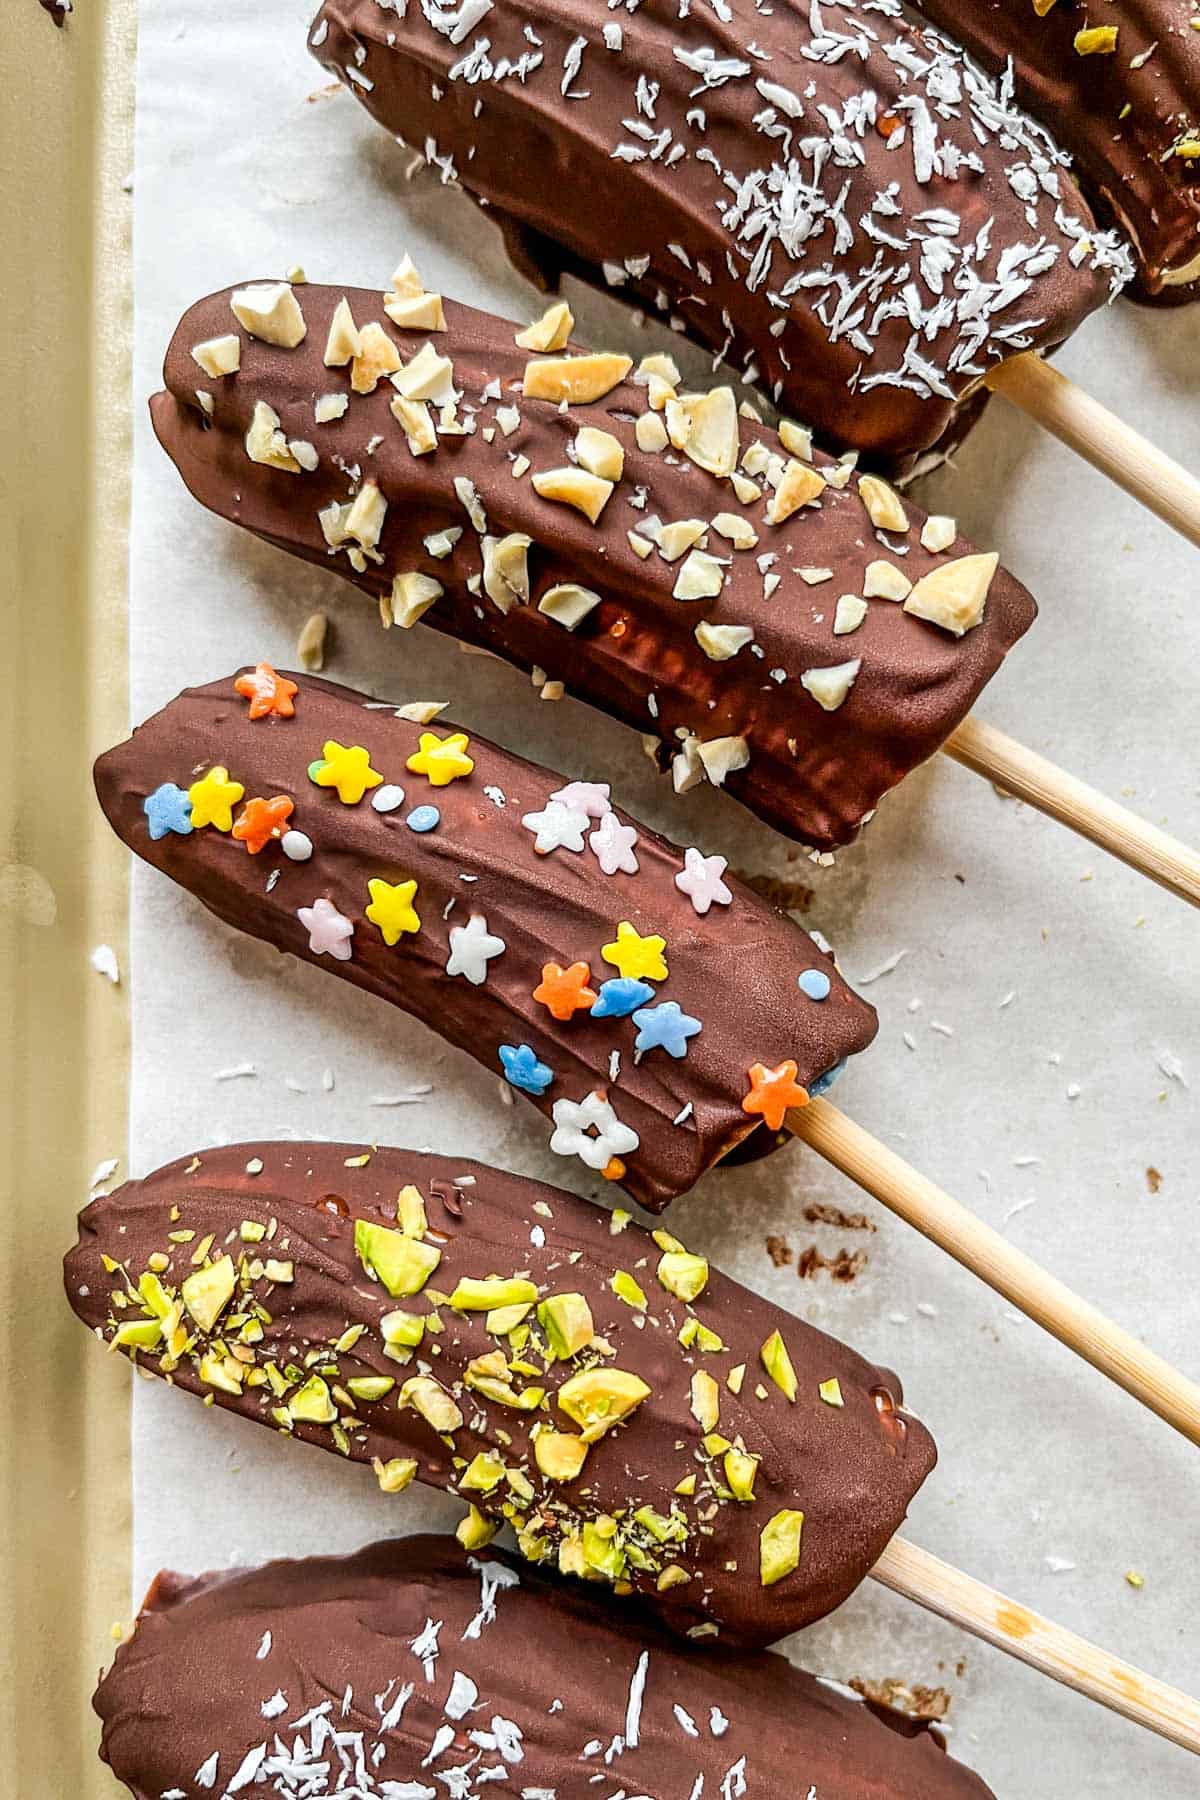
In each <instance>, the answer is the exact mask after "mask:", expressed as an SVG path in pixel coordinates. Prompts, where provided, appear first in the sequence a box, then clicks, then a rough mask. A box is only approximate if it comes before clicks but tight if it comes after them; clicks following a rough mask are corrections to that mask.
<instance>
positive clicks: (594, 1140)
mask: <svg viewBox="0 0 1200 1800" xmlns="http://www.w3.org/2000/svg"><path fill="white" fill-rule="evenodd" d="M552 1117H553V1119H554V1133H553V1136H552V1137H551V1139H550V1148H551V1150H553V1151H554V1153H555V1155H556V1156H577V1157H578V1158H579V1160H580V1161H581V1162H583V1163H586V1164H587V1166H588V1168H589V1169H598V1170H599V1171H600V1173H601V1174H604V1175H609V1176H610V1177H613V1178H616V1177H619V1176H621V1175H623V1174H624V1173H625V1165H624V1163H623V1162H622V1161H621V1158H622V1157H623V1156H628V1155H629V1153H630V1151H632V1150H636V1149H637V1147H638V1145H639V1144H640V1142H641V1139H640V1138H639V1137H638V1134H637V1132H636V1131H633V1130H632V1129H631V1128H630V1127H629V1126H628V1125H623V1124H622V1123H621V1121H620V1119H618V1117H617V1115H616V1113H615V1112H614V1111H613V1108H612V1104H611V1102H609V1101H608V1100H606V1099H605V1098H604V1096H603V1094H599V1093H596V1092H594V1091H593V1092H592V1093H590V1094H589V1095H588V1096H587V1098H586V1099H585V1100H579V1101H576V1100H556V1101H555V1102H554V1106H553V1109H552Z"/></svg>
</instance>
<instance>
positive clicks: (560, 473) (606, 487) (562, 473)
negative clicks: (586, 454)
mask: <svg viewBox="0 0 1200 1800" xmlns="http://www.w3.org/2000/svg"><path fill="white" fill-rule="evenodd" d="M533 485H534V488H535V490H536V492H537V493H539V494H540V495H541V496H542V499H543V500H558V501H560V502H561V503H562V504H563V505H564V506H573V507H574V508H575V509H576V511H577V512H581V513H582V514H583V516H584V518H585V519H590V520H591V522H592V524H593V525H594V524H595V523H596V520H597V519H598V518H599V517H600V514H601V513H602V512H603V511H604V508H605V506H606V505H607V503H608V498H609V495H610V494H611V493H612V491H613V484H612V482H611V481H604V480H602V479H601V477H600V476H599V475H589V474H588V472H587V470H586V469H571V468H566V469H543V470H542V471H541V472H540V473H539V474H537V475H535V476H534V478H533Z"/></svg>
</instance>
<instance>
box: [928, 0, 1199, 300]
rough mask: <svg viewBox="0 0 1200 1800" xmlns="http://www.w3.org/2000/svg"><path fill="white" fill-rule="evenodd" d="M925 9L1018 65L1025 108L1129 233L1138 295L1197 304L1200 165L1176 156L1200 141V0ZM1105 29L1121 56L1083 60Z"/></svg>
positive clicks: (985, 57)
mask: <svg viewBox="0 0 1200 1800" xmlns="http://www.w3.org/2000/svg"><path fill="white" fill-rule="evenodd" d="M917 4H918V5H919V6H920V8H921V11H922V12H924V13H927V14H928V16H929V17H930V18H931V19H933V20H934V21H935V23H936V24H938V25H943V26H945V28H946V30H947V31H949V32H950V33H952V35H953V36H955V37H957V38H959V39H960V40H961V41H962V42H963V43H964V44H965V45H966V46H967V48H968V50H970V51H971V53H972V54H973V55H975V56H978V57H979V58H980V60H981V62H983V63H984V64H985V65H986V66H987V67H988V68H989V69H1003V68H1005V66H1006V65H1007V63H1008V61H1009V59H1010V58H1011V59H1012V67H1013V77H1014V79H1015V83H1016V91H1017V96H1018V98H1019V99H1020V101H1021V103H1022V105H1024V106H1027V107H1028V108H1029V110H1030V111H1031V112H1033V113H1036V114H1037V115H1038V116H1039V117H1040V118H1043V119H1046V120H1047V121H1049V122H1050V123H1051V124H1052V125H1053V128H1054V130H1055V131H1056V132H1057V133H1058V135H1059V137H1060V138H1061V139H1062V142H1063V143H1064V144H1065V145H1066V147H1067V149H1068V150H1070V152H1071V154H1072V156H1074V157H1075V159H1076V162H1077V164H1078V168H1079V178H1080V180H1081V182H1082V183H1083V185H1084V186H1085V188H1086V189H1087V190H1088V192H1089V194H1090V195H1091V196H1092V197H1093V199H1094V200H1095V201H1096V203H1097V207H1098V209H1099V210H1100V211H1101V212H1102V213H1104V214H1106V215H1107V216H1108V217H1110V218H1113V219H1116V220H1117V222H1118V223H1119V224H1120V226H1121V227H1122V229H1123V230H1125V231H1126V232H1127V233H1128V235H1129V237H1130V239H1131V241H1132V244H1133V248H1134V251H1135V253H1136V255H1137V258H1138V278H1139V291H1140V293H1141V295H1142V297H1143V298H1146V299H1154V300H1161V301H1167V302H1170V301H1177V300H1183V299H1194V298H1195V295H1196V292H1197V288H1196V282H1197V279H1200V162H1198V161H1196V160H1194V158H1191V157H1186V156H1179V155H1177V154H1176V153H1175V152H1176V148H1177V146H1178V145H1179V144H1181V143H1183V144H1187V143H1192V144H1196V143H1197V142H1198V141H1200V35H1197V32H1196V30H1195V28H1194V25H1193V20H1194V19H1195V17H1196V7H1195V4H1194V0H1120V4H1119V5H1117V6H1108V7H1100V8H1097V7H1096V6H1094V5H1092V6H1089V5H1088V4H1087V0H1055V4H1054V5H1053V6H1052V7H1051V8H1050V10H1049V11H1048V12H1046V13H1044V14H1042V15H1041V16H1040V17H1039V16H1038V14H1037V13H1036V12H1035V11H1034V7H1033V4H1032V0H1029V3H1028V4H1021V5H1015V4H1014V3H1013V0H917ZM1097 25H1099V26H1104V25H1115V26H1117V27H1118V33H1117V45H1116V50H1115V52H1114V53H1113V54H1112V55H1090V56H1080V55H1079V54H1078V53H1077V51H1076V49H1075V37H1076V33H1077V32H1079V31H1081V30H1084V29H1085V28H1087V27H1089V26H1097ZM1189 268H1190V270H1191V275H1190V279H1189V280H1188V281H1186V282H1185V283H1182V284H1181V282H1180V274H1181V272H1183V271H1186V270H1188V269H1189ZM1173 275H1174V279H1172V276H1173Z"/></svg>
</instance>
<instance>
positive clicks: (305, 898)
mask: <svg viewBox="0 0 1200 1800" xmlns="http://www.w3.org/2000/svg"><path fill="white" fill-rule="evenodd" d="M96 781H97V787H98V791H99V795H100V800H101V803H102V805H103V806H104V809H105V811H106V812H107V814H108V816H109V819H110V820H111V822H112V823H113V825H114V826H115V828H116V829H117V831H118V832H119V833H120V835H121V836H122V837H123V838H124V839H125V840H126V842H127V843H128V844H129V845H130V847H131V848H132V849H134V850H135V851H137V853H138V854H139V855H140V856H142V857H144V858H145V859H146V860H147V861H148V862H151V863H154V864H155V865H156V866H157V867H159V868H161V869H163V870H164V871H165V872H166V873H167V874H169V875H171V876H173V877H174V879H175V880H177V881H179V882H181V883H182V884H183V885H184V886H185V887H188V888H190V889H191V890H192V891H193V892H194V893H196V894H197V895H198V896H199V898H200V899H201V900H203V901H204V903H205V905H206V906H208V907H209V908H211V910H212V911H213V912H215V913H217V914H218V915H219V916H220V917H221V918H223V919H225V920H226V921H227V922H228V923H229V924H231V925H235V926H237V927H239V928H240V929H241V930H244V931H249V932H251V933H252V934H253V935H255V936H257V937H262V938H266V939H268V940H269V941H271V942H273V943H277V944H279V945H280V946H281V947H282V948H284V949H286V950H290V951H291V952H293V953H294V954H295V955H297V956H301V957H304V958H305V959H307V960H309V961H312V962H317V963H323V964H325V965H326V966H328V967H331V968H334V969H336V970H337V972H338V973H339V974H341V975H343V976H344V977H345V978H346V979H347V980H349V981H352V982H354V983H355V985H356V986H358V987H363V988H366V989H368V990H369V991H370V992H372V993H375V994H378V995H380V996H381V997H383V998H384V999H387V1000H390V1001H392V1002H393V1003H394V1004H395V1005H397V1006H400V1007H402V1008H403V1009H404V1010H405V1011H406V1012H410V1013H413V1014H415V1015H416V1016H417V1017H418V1018H420V1019H423V1020H424V1021H425V1022H426V1023H427V1024H429V1025H432V1026H433V1027H434V1029H435V1030H437V1031H439V1032H440V1033H441V1034H442V1036H443V1037H445V1038H447V1039H448V1040H449V1041H450V1042H451V1043H453V1044H457V1045H458V1046H459V1047H460V1048H462V1049H465V1050H467V1051H469V1052H470V1053H471V1054H472V1055H473V1056H475V1057H476V1058H477V1059H478V1060H479V1061H480V1062H482V1063H483V1064H484V1066H485V1067H486V1068H489V1069H492V1070H494V1071H495V1073H496V1074H497V1075H499V1076H503V1077H504V1078H505V1079H506V1080H507V1081H508V1082H509V1083H511V1085H512V1086H513V1087H514V1088H516V1089H518V1090H519V1091H520V1092H522V1093H524V1094H525V1095H527V1096H528V1098H529V1099H530V1100H531V1101H532V1102H533V1104H534V1105H535V1106H537V1107H539V1108H540V1109H541V1110H542V1111H543V1112H544V1113H545V1114H546V1115H547V1116H548V1118H549V1120H550V1123H551V1137H550V1144H551V1148H552V1149H553V1150H554V1151H555V1152H556V1153H557V1154H559V1155H561V1156H563V1157H566V1158H568V1159H574V1158H578V1159H580V1160H581V1161H582V1162H583V1163H584V1164H585V1165H586V1166H587V1167H588V1168H589V1169H591V1170H594V1171H596V1172H598V1173H600V1174H602V1175H604V1176H606V1177H608V1178H609V1179H611V1180H614V1181H619V1182H621V1183H622V1184H623V1185H624V1186H625V1187H626V1188H628V1190H629V1192H630V1193H631V1194H633V1195H634V1197H635V1198H636V1199H638V1200H639V1201H641V1202H642V1204H643V1205H645V1206H647V1207H649V1208H650V1209H651V1210H653V1211H658V1210H661V1209H662V1208H663V1207H664V1206H666V1205H667V1203H668V1202H669V1201H670V1200H672V1199H674V1198H675V1197H676V1196H677V1195H679V1194H682V1193H685V1192H686V1191H687V1189H689V1188H690V1187H692V1186H693V1184H694V1183H695V1182H696V1181H698V1180H699V1178H700V1176H701V1175H703V1173H704V1172H705V1170H706V1169H708V1168H710V1167H711V1166H712V1165H713V1164H714V1163H716V1162H718V1161H720V1159H721V1158H722V1157H723V1156H726V1155H728V1154H729V1153H730V1152H731V1151H733V1150H735V1149H736V1148H737V1146H738V1145H740V1144H741V1143H742V1141H743V1140H744V1139H746V1138H748V1137H750V1136H751V1134H753V1135H754V1144H753V1148H754V1149H758V1148H760V1147H761V1148H762V1149H764V1150H766V1149H769V1148H771V1147H772V1146H773V1145H774V1144H775V1142H776V1141H777V1139H776V1136H775V1134H776V1133H777V1132H778V1131H779V1129H780V1127H781V1126H782V1124H783V1121H784V1115H785V1112H786V1111H787V1109H788V1108H789V1107H795V1106H801V1105H803V1104H804V1102H805V1100H806V1099H807V1097H808V1095H809V1094H810V1093H811V1092H813V1091H814V1089H819V1086H820V1084H821V1083H822V1082H823V1081H825V1080H828V1079H829V1078H830V1076H831V1074H832V1072H833V1071H834V1070H835V1069H836V1068H837V1066H838V1065H839V1064H840V1063H841V1062H842V1061H843V1060H844V1059H845V1058H846V1057H848V1056H850V1055H853V1054H854V1052H856V1051H858V1050H862V1049H864V1048H865V1047H866V1045H867V1044H868V1043H870V1041H871V1039H872V1038H873V1037H874V1035H875V1014H874V1011H873V1009H872V1008H871V1007H870V1006H868V1005H867V1003H866V1002H865V1001H863V1000H860V999H859V998H858V997H857V996H856V995H855V994H853V993H852V992H851V991H850V989H849V988H848V987H847V986H846V984H845V982H844V981H843V980H842V978H841V976H840V975H839V974H838V973H837V970H836V968H835V966H834V963H833V958H832V956H831V955H830V954H829V951H828V949H827V947H825V946H823V945H822V944H820V943H818V942H817V941H815V940H814V939H813V938H812V937H810V936H809V934H808V933H807V932H805V931H802V930H800V929H799V928H798V927H797V926H796V925H794V924H793V923H792V922H791V920H789V919H788V918H786V917H784V916H783V915H782V914H780V913H777V912H775V911H774V910H773V909H772V908H771V907H770V906H768V905H767V904H766V903H765V902H764V901H763V900H761V899H759V898H758V896H757V895H755V894H753V893H752V892H751V891H750V890H749V888H747V887H746V886H745V885H744V884H743V883H741V882H740V881H737V880H736V879H735V878H734V877H733V876H732V875H731V874H730V873H729V871H728V870H727V868H726V864H725V859H724V858H723V857H720V856H704V855H702V854H701V853H700V851H699V850H697V849H695V848H694V847H690V846H689V847H687V848H685V849H677V848H676V847H675V846H674V845H673V844H670V843H668V842H667V841H666V839H664V838H661V837H658V836H657V835H656V834H654V833H653V832H650V831H647V830H645V829H643V828H642V827H641V826H639V825H637V824H636V823H635V822H634V821H633V820H631V819H629V818H628V817H627V815H626V814H624V813H622V812H621V811H619V810H618V808H617V807H615V806H614V805H613V802H612V800H611V799H610V795H609V784H608V783H607V782H603V781H563V780H561V779H560V778H558V777H556V776H554V775H551V774H548V773H547V772H546V771H545V770H542V769H539V768H537V767H535V766H534V765H533V764H531V763H528V762H524V761H522V760H521V759H520V758H519V757H516V756H512V755H510V754H509V753H508V752H506V751H502V750H500V749H497V748H496V747H495V746H494V745H492V744H489V743H487V742H486V740H484V739H481V738H478V737H476V736H474V735H470V736H469V735H468V734H467V733H466V732H465V731H460V730H458V729H456V728H455V727H454V726H452V725H447V724H446V723H445V722H444V721H443V720H441V719H437V720H436V721H433V722H431V723H430V724H429V725H421V724H420V723H414V722H413V721H412V720H411V719H407V718H401V717H398V716H395V715H394V714H393V713H392V712H391V711H389V710H387V709H379V708H377V707H376V708H373V707H369V706H368V704H367V703H366V702H365V700H364V697H363V696H361V695H359V694H355V693H353V692H352V691H351V690H349V689H347V688H341V687H337V686H335V685H334V684H333V683H331V682H328V681H324V680H320V679H318V678H315V677H312V676H299V675H297V676H295V677H294V678H293V677H288V676H285V675H282V674H280V673H278V672H277V671H275V670H274V669H272V668H270V667H269V666H268V665H266V664H260V665H259V666H258V667H257V668H255V669H251V670H247V671H244V672H243V673H242V674H240V675H238V676H236V677H230V678H228V679H226V680H223V681H216V682H213V683H211V684H210V685H209V686H208V687H204V688H195V689H192V690H190V691H189V692H187V693H185V694H183V695H181V696H180V697H179V698H178V699H177V700H174V701H172V702H171V704H170V705H169V706H167V707H166V708H164V710H163V711H162V712H160V713H158V714H157V715H156V716H155V717H154V718H152V719H151V720H149V721H148V722H147V723H146V724H145V725H143V726H142V727H141V728H140V729H139V730H138V731H137V732H135V734H134V736H133V738H132V740H131V741H130V742H129V743H127V744H123V745H120V746H119V747H118V748H117V749H115V750H112V751H110V752H109V753H108V754H107V755H105V756H102V757H101V758H100V760H99V762H98V763H97V765H96ZM718 963H720V964H729V965H730V966H732V967H736V969H737V980H736V982H735V983H717V982H715V981H714V973H715V968H714V966H715V965H716V964H718ZM760 1127H765V1128H764V1129H760Z"/></svg>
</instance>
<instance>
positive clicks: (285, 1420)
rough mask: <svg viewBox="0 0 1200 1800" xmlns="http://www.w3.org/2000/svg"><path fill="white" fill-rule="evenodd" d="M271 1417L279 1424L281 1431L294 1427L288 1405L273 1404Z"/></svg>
mask: <svg viewBox="0 0 1200 1800" xmlns="http://www.w3.org/2000/svg"><path fill="white" fill-rule="evenodd" d="M271 1417H272V1418H273V1419H274V1421H275V1423H276V1424H277V1425H278V1427H279V1429H280V1431H290V1430H291V1429H292V1421H291V1419H290V1417H289V1416H288V1409H287V1407H286V1406H273V1407H272V1408H271Z"/></svg>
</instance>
